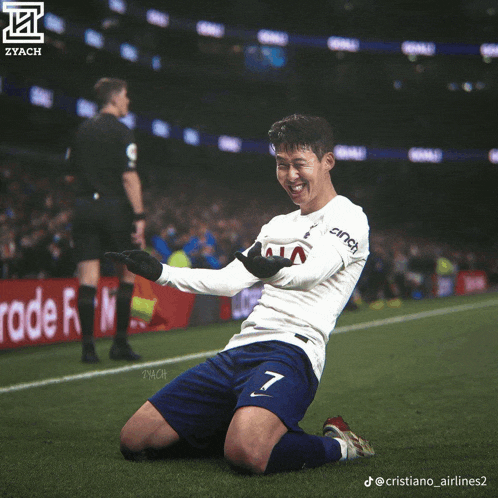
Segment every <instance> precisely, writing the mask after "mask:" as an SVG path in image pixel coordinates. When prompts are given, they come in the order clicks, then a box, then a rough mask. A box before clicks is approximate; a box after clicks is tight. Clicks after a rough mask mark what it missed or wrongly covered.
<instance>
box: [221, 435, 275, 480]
mask: <svg viewBox="0 0 498 498" xmlns="http://www.w3.org/2000/svg"><path fill="white" fill-rule="evenodd" d="M224 452H225V459H226V460H227V462H228V463H229V464H230V465H231V466H232V467H233V468H234V469H235V470H237V471H239V472H245V473H249V474H263V473H264V471H265V469H266V465H267V463H268V461H267V460H268V459H267V458H265V457H264V455H263V452H262V451H260V450H259V449H258V448H257V447H254V446H249V445H247V444H244V443H243V442H240V441H230V440H227V441H225V449H224Z"/></svg>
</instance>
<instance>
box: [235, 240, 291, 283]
mask: <svg viewBox="0 0 498 498" xmlns="http://www.w3.org/2000/svg"><path fill="white" fill-rule="evenodd" d="M235 257H236V258H237V259H238V260H239V261H241V262H242V264H243V265H244V266H245V267H246V270H247V271H248V272H250V273H252V274H253V275H254V276H255V277H258V278H270V277H273V276H274V275H276V274H277V273H278V272H279V271H280V270H281V269H282V268H285V267H289V266H292V261H291V260H290V259H288V258H283V257H282V256H270V257H268V258H265V257H264V256H262V255H261V242H256V244H254V246H252V247H251V249H249V252H248V253H247V256H244V254H242V253H241V252H239V251H237V252H236V253H235Z"/></svg>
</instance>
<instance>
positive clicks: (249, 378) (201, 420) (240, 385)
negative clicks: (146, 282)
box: [149, 341, 318, 448]
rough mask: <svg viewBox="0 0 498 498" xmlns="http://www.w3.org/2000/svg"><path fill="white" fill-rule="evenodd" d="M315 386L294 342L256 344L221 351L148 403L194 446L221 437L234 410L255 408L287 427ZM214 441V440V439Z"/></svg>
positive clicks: (297, 419) (305, 406)
mask: <svg viewBox="0 0 498 498" xmlns="http://www.w3.org/2000/svg"><path fill="white" fill-rule="evenodd" d="M317 388H318V379H317V378H316V376H315V374H314V372H313V368H312V366H311V363H310V361H309V359H308V357H307V356H306V354H305V353H304V351H303V350H302V349H300V348H298V347H297V346H293V345H291V344H286V343H284V342H279V341H268V342H260V343H255V344H249V345H247V346H242V347H239V348H234V349H230V350H228V351H222V352H221V353H218V354H217V355H216V356H215V357H213V358H209V359H208V360H206V361H205V362H203V363H201V364H200V365H197V366H195V367H193V368H190V369H189V370H187V371H186V372H184V373H183V374H181V375H179V376H178V377H177V378H176V379H174V380H172V381H171V382H170V383H168V384H166V386H164V387H163V388H162V389H161V390H160V391H158V392H157V393H156V394H154V395H153V396H152V397H151V398H149V401H150V402H151V403H152V404H153V405H154V407H155V408H156V409H157V410H158V411H159V412H160V413H161V415H162V416H163V417H164V419H165V420H166V421H167V422H168V424H169V425H170V426H171V427H172V428H173V429H174V430H175V431H176V432H177V433H178V434H179V435H180V437H181V438H183V439H185V440H186V441H187V442H188V443H190V444H191V445H192V446H194V447H196V448H206V447H208V446H209V445H210V443H213V442H214V441H215V440H216V439H217V438H220V437H223V438H224V436H225V435H226V431H227V429H228V426H229V425H230V421H231V420H232V417H233V414H234V412H235V410H237V409H238V408H240V407H242V406H259V407H262V408H266V409H267V410H269V411H271V412H272V413H274V414H275V415H277V417H279V418H280V420H281V421H282V422H283V423H284V424H285V426H286V427H287V428H288V429H289V430H290V431H295V432H302V429H301V428H300V427H299V425H298V424H299V422H300V421H301V420H302V418H303V417H304V414H305V413H306V410H307V409H308V407H309V405H310V404H311V402H312V401H313V398H314V397H315V393H316V390H317ZM216 442H219V441H216Z"/></svg>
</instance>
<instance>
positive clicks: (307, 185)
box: [276, 145, 337, 215]
mask: <svg viewBox="0 0 498 498" xmlns="http://www.w3.org/2000/svg"><path fill="white" fill-rule="evenodd" d="M276 160H277V179H278V181H279V182H280V185H282V187H283V188H284V190H285V191H286V192H287V194H288V195H289V197H290V198H291V199H292V202H294V204H296V205H298V206H299V207H300V208H301V214H303V215H305V214H309V213H313V212H314V211H318V210H319V209H321V208H322V207H324V206H325V205H326V204H327V203H328V202H329V201H331V200H332V199H333V198H334V197H335V196H336V195H337V193H336V191H335V189H334V186H333V185H332V180H331V178H330V170H331V169H332V168H333V167H334V164H335V159H334V154H333V153H332V152H327V153H326V154H324V156H323V157H322V159H321V160H319V159H318V157H317V156H316V154H315V153H314V152H313V151H312V150H311V149H310V148H309V147H298V148H286V147H284V146H283V145H281V146H280V147H279V148H278V149H277V150H276Z"/></svg>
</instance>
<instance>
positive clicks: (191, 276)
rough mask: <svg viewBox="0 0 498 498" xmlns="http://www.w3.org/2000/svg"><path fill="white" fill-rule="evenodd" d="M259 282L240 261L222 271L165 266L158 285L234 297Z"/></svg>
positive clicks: (196, 292)
mask: <svg viewBox="0 0 498 498" xmlns="http://www.w3.org/2000/svg"><path fill="white" fill-rule="evenodd" d="M258 280H259V279H258V278H256V277H255V276H254V275H251V273H249V272H248V271H247V270H246V269H245V267H244V265H243V264H242V263H241V262H240V261H239V260H234V261H232V262H231V263H230V264H229V265H227V266H226V267H225V268H222V269H220V270H210V269H204V268H177V267H173V266H168V265H164V264H163V272H162V274H161V276H160V277H159V278H158V279H157V280H156V283H158V284H160V285H168V286H170V287H174V288H175V289H178V290H181V291H183V292H190V293H192V294H208V295H212V296H230V297H232V296H235V294H237V293H239V292H240V291H241V290H242V289H245V288H246V287H250V286H251V285H253V284H255V283H256V282H258Z"/></svg>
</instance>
